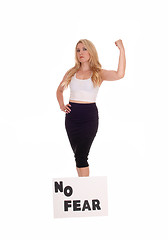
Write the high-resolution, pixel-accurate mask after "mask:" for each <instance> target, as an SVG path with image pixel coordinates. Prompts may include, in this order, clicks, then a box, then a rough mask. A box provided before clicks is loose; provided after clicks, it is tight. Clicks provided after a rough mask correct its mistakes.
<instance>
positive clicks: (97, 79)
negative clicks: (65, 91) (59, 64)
mask: <svg viewBox="0 0 168 240" xmlns="http://www.w3.org/2000/svg"><path fill="white" fill-rule="evenodd" d="M78 43H83V45H84V46H85V47H86V49H87V50H88V52H89V54H90V59H89V64H90V68H91V71H92V72H93V74H92V77H91V79H92V81H93V85H94V87H96V86H100V85H101V76H100V70H101V68H102V66H101V64H100V62H99V58H98V54H97V51H96V48H95V46H94V44H93V43H92V42H91V41H89V40H87V39H80V40H79V41H78V42H77V44H76V47H75V66H74V67H72V68H70V69H69V70H68V71H67V75H66V78H65V81H64V82H63V83H62V86H64V88H67V87H68V85H69V83H70V81H71V78H72V76H73V75H74V74H75V73H76V72H77V71H78V69H79V68H80V65H81V63H80V62H79V60H78V58H77V45H78Z"/></svg>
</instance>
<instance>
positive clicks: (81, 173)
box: [76, 167, 89, 177]
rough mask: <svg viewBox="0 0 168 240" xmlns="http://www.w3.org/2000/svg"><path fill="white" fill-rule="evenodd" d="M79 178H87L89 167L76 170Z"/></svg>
mask: <svg viewBox="0 0 168 240" xmlns="http://www.w3.org/2000/svg"><path fill="white" fill-rule="evenodd" d="M76 169H77V172H78V176H79V177H89V167H83V168H76Z"/></svg>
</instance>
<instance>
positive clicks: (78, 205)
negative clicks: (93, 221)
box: [73, 200, 81, 211]
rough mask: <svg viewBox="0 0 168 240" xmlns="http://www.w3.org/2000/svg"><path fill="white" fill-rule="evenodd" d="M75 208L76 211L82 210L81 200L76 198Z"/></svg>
mask: <svg viewBox="0 0 168 240" xmlns="http://www.w3.org/2000/svg"><path fill="white" fill-rule="evenodd" d="M73 210H74V211H81V208H80V200H74V201H73Z"/></svg>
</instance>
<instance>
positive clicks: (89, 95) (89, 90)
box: [69, 73, 99, 102]
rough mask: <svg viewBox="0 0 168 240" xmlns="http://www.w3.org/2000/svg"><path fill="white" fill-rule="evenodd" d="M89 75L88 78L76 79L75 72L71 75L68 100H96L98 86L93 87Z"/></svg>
mask: <svg viewBox="0 0 168 240" xmlns="http://www.w3.org/2000/svg"><path fill="white" fill-rule="evenodd" d="M91 77H92V74H91ZM91 77H90V78H88V79H78V78H76V73H75V75H74V76H72V79H71V82H70V84H69V87H70V99H69V100H77V101H85V102H96V97H97V93H98V90H99V87H98V86H96V87H94V85H93V82H92V79H91Z"/></svg>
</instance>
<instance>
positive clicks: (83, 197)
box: [53, 176, 108, 218]
mask: <svg viewBox="0 0 168 240" xmlns="http://www.w3.org/2000/svg"><path fill="white" fill-rule="evenodd" d="M53 204H54V218H66V217H89V216H107V215H108V201H107V177H102V176H101V177H75V178H54V179H53Z"/></svg>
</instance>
